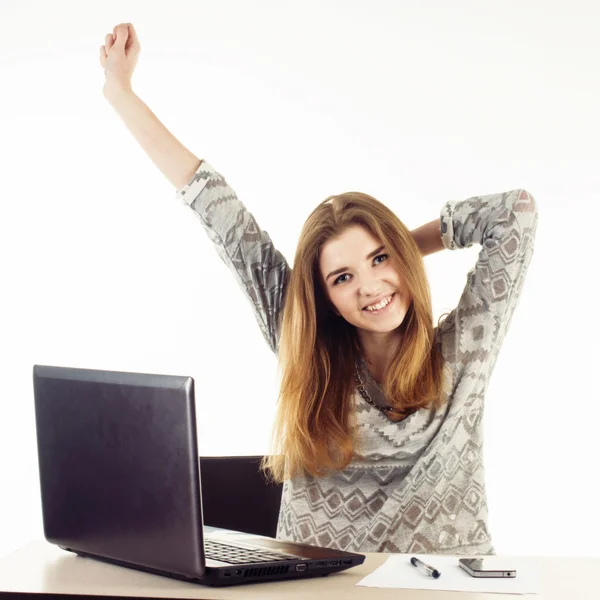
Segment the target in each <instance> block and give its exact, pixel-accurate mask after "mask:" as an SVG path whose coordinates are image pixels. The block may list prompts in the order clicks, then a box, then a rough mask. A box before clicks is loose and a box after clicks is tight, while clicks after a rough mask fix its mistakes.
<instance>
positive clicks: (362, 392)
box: [354, 362, 394, 413]
mask: <svg viewBox="0 0 600 600" xmlns="http://www.w3.org/2000/svg"><path fill="white" fill-rule="evenodd" d="M354 372H355V374H356V383H357V384H358V391H359V392H360V395H361V396H362V397H363V398H364V399H365V400H366V401H367V402H368V403H369V404H370V405H371V406H374V407H375V408H376V409H377V410H380V411H381V412H384V413H387V412H390V411H392V410H394V407H393V406H389V405H387V404H385V405H381V404H376V403H375V402H373V400H372V399H371V396H369V392H367V389H366V388H365V386H364V384H363V381H362V379H361V378H360V374H359V372H358V362H356V363H354Z"/></svg>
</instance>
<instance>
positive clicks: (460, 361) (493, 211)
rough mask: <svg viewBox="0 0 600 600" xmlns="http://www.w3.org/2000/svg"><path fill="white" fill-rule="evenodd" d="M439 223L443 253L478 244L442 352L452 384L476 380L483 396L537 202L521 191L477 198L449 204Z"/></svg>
mask: <svg viewBox="0 0 600 600" xmlns="http://www.w3.org/2000/svg"><path fill="white" fill-rule="evenodd" d="M440 220H441V222H440V226H441V232H442V240H443V243H444V246H445V247H446V248H447V249H449V250H454V249H457V248H469V247H470V246H472V245H473V244H480V245H481V250H480V252H479V256H478V258H477V262H476V264H475V266H474V267H473V268H472V269H471V270H470V271H469V273H468V274H467V283H466V285H465V288H464V290H463V292H462V295H461V298H460V300H459V303H458V306H457V307H456V308H455V309H454V310H452V311H451V312H450V314H449V315H448V317H446V320H445V321H444V322H443V324H442V325H441V329H442V332H443V334H442V350H443V352H444V354H445V358H446V359H447V360H448V362H450V363H451V366H452V367H453V370H454V381H455V385H457V384H461V383H462V384H465V381H464V379H465V377H466V378H467V379H469V380H470V381H471V382H473V381H475V380H476V381H479V382H480V383H481V385H482V388H481V389H479V390H477V392H479V393H481V392H482V391H483V389H485V387H486V386H487V382H488V380H489V377H490V375H491V373H492V370H493V368H494V365H495V363H496V359H497V356H498V352H499V350H500V347H501V345H502V341H503V340H504V336H505V334H506V331H507V329H508V326H509V325H510V322H511V319H512V316H513V312H514V310H515V308H516V306H517V304H518V301H519V297H520V294H521V289H522V287H523V282H524V280H525V275H526V273H527V268H528V266H529V263H530V261H531V258H532V255H533V246H534V240H535V232H536V228H537V208H536V203H535V200H534V198H533V196H532V195H531V194H529V192H527V191H526V190H522V189H518V190H512V191H509V192H505V193H501V194H490V195H487V196H476V197H473V198H469V199H467V200H463V201H458V202H447V203H446V204H445V205H444V206H443V208H442V210H441V215H440ZM461 380H463V381H462V382H461ZM472 391H474V390H472Z"/></svg>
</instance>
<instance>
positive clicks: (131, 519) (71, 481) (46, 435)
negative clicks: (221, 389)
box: [33, 365, 204, 576]
mask: <svg viewBox="0 0 600 600" xmlns="http://www.w3.org/2000/svg"><path fill="white" fill-rule="evenodd" d="M33 379H34V398H35V416H36V430H37V441H38V457H39V471H40V486H41V496H42V513H43V520H44V533H45V536H46V539H47V540H48V541H50V542H52V543H54V544H58V545H60V546H62V547H66V548H69V549H72V550H75V551H77V550H80V551H82V552H87V553H89V554H94V555H97V556H100V557H106V558H109V559H113V560H118V561H123V562H130V563H134V564H138V565H141V566H147V567H151V568H154V569H159V570H161V569H162V570H164V571H169V572H173V573H181V574H182V575H185V576H201V575H202V574H203V572H204V561H203V557H202V547H203V542H202V509H201V500H200V484H199V471H198V450H197V441H196V418H195V406H194V381H193V379H192V378H191V377H177V376H172V375H150V374H142V373H122V372H116V371H97V370H88V369H72V368H64V367H50V366H41V365H36V366H34V376H33Z"/></svg>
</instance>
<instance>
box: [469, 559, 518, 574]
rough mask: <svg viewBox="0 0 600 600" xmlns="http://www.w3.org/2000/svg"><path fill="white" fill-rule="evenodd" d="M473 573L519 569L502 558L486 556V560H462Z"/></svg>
mask: <svg viewBox="0 0 600 600" xmlns="http://www.w3.org/2000/svg"><path fill="white" fill-rule="evenodd" d="M460 562H462V563H464V564H465V565H466V566H467V567H469V569H471V570H472V571H516V570H517V567H516V566H515V565H513V564H512V563H511V562H510V561H509V560H508V561H507V559H506V558H502V557H501V556H486V557H485V558H461V559H460Z"/></svg>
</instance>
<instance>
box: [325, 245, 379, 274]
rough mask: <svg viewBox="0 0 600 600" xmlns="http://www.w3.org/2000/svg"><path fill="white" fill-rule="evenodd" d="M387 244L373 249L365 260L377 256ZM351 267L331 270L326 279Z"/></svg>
mask: <svg viewBox="0 0 600 600" xmlns="http://www.w3.org/2000/svg"><path fill="white" fill-rule="evenodd" d="M384 247H385V246H379V248H376V249H375V250H373V252H371V253H369V254H368V255H367V256H366V257H365V260H369V258H372V257H373V256H375V255H376V254H377V253H378V252H381V251H382V250H383V249H384ZM349 270H350V268H349V267H340V268H339V269H336V270H335V271H331V273H329V275H327V277H325V281H327V280H328V279H329V278H330V277H331V276H332V275H337V274H338V273H341V272H342V271H349Z"/></svg>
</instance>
